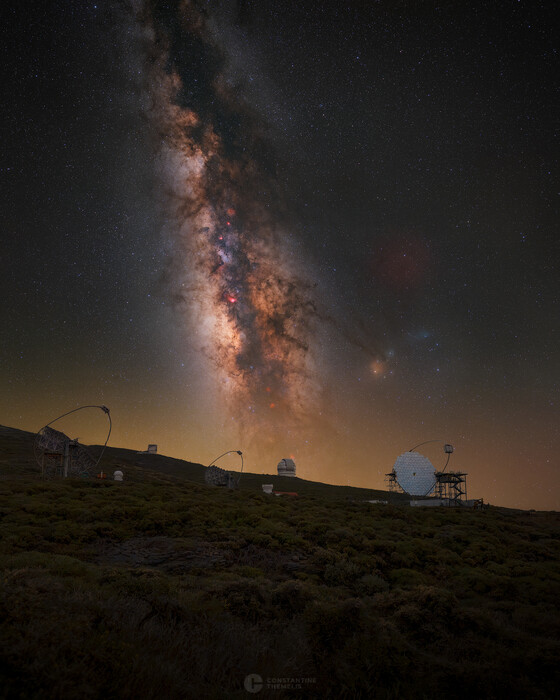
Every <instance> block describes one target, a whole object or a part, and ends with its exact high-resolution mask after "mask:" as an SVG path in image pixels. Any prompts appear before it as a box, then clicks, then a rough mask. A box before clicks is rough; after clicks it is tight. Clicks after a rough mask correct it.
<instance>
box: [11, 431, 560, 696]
mask: <svg viewBox="0 0 560 700" xmlns="http://www.w3.org/2000/svg"><path fill="white" fill-rule="evenodd" d="M31 443H32V438H31V436H30V435H29V434H27V433H21V432H20V431H14V430H10V429H6V428H1V429H0V542H1V544H0V568H1V581H0V625H1V628H0V675H1V678H0V696H1V697H6V698H34V697H36V698H73V699H74V698H98V697H106V698H119V697H122V698H181V699H184V698H203V699H204V698H249V697H278V698H303V697H317V698H319V697H321V698H322V697H325V698H361V697H363V698H379V699H383V698H395V699H396V698H426V699H432V698H440V697H441V698H443V697H448V698H462V697H465V698H466V697H469V698H477V697H478V698H543V699H544V698H552V697H555V693H556V691H557V688H558V687H559V686H558V681H559V680H560V679H559V673H558V666H559V660H560V641H559V627H560V618H559V614H558V608H557V606H558V601H559V600H560V565H559V561H558V554H559V536H560V515H559V514H557V513H535V512H531V513H528V512H514V511H507V510H505V509H496V508H490V509H488V510H485V511H470V510H469V511H467V510H462V511H457V510H448V509H413V508H410V507H408V506H406V505H403V504H402V502H401V501H402V499H401V501H399V500H398V499H397V501H395V502H394V503H390V504H388V505H377V504H369V503H366V502H364V501H363V499H364V498H368V497H369V498H371V497H374V498H375V497H379V495H378V494H373V495H372V492H369V491H365V490H363V491H362V490H360V489H342V488H340V489H338V490H337V488H336V487H328V486H324V485H320V484H316V485H313V484H311V482H302V481H300V480H291V484H292V488H290V489H286V490H294V483H296V484H297V489H296V490H298V492H299V493H300V496H299V497H298V498H289V497H283V498H276V497H273V496H267V495H265V494H263V493H262V492H261V491H260V483H267V482H269V481H274V482H275V487H276V488H281V484H280V480H279V479H278V478H277V477H274V479H270V477H262V476H256V475H252V476H251V475H248V476H247V477H246V479H245V483H244V485H243V484H242V486H243V487H242V488H241V489H240V490H239V491H227V490H222V489H219V488H217V487H208V486H206V485H204V483H203V478H202V467H201V466H200V465H190V466H188V463H184V462H183V463H182V462H180V461H179V460H168V461H167V462H165V461H164V460H165V459H166V458H163V457H162V458H159V457H154V456H149V457H148V456H144V455H138V456H137V457H135V456H134V453H131V452H128V451H125V450H113V451H109V452H108V453H107V455H106V458H104V459H105V468H106V470H107V471H109V473H112V470H113V469H114V468H116V467H117V466H122V468H123V471H125V479H127V480H126V481H124V482H123V483H118V482H112V481H99V480H95V479H68V480H66V481H54V480H53V481H41V480H40V478H39V474H38V469H37V467H36V466H35V465H34V464H33V458H32V454H31ZM146 460H151V462H150V463H147V461H146ZM166 465H167V466H166ZM127 477H128V478H127ZM310 484H311V485H310ZM349 496H350V497H351V498H354V500H348V497H349ZM250 674H258V675H259V676H260V677H261V678H262V687H261V686H260V685H259V679H258V678H254V679H253V681H252V683H253V685H252V686H251V682H250V681H248V685H249V687H252V689H253V690H257V691H258V692H255V693H249V692H248V691H247V690H245V688H244V681H245V679H246V677H247V676H249V675H250ZM272 686H284V687H278V688H273V687H272ZM259 688H261V689H260V690H259Z"/></svg>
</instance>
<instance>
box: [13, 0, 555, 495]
mask: <svg viewBox="0 0 560 700" xmlns="http://www.w3.org/2000/svg"><path fill="white" fill-rule="evenodd" d="M554 9H555V3H552V2H548V3H542V2H528V1H527V2H525V1H519V2H517V1H511V2H499V1H498V2H493V3H482V2H479V3H472V2H465V3H451V2H442V3H437V2H418V1H414V2H412V1H406V0H403V1H401V2H390V1H380V2H373V1H371V2H365V1H364V2H357V1H350V2H330V1H329V2H300V3H286V2H282V1H280V0H275V1H274V2H273V1H272V0H243V1H238V2H226V1H223V2H219V1H218V0H209V1H206V2H205V1H203V0H198V1H196V2H194V1H189V0H187V1H186V2H181V3H172V2H169V3H164V2H155V1H154V2H141V1H140V0H138V1H137V2H136V1H135V2H133V3H131V4H128V3H124V2H123V3H119V2H103V1H101V2H97V3H93V2H91V3H85V2H84V3H71V2H65V3H47V4H38V3H37V4H33V3H25V2H24V3H17V4H13V5H12V6H11V7H7V8H4V9H3V10H2V15H3V16H2V20H3V21H2V30H1V31H2V42H1V47H2V52H3V55H2V63H3V69H4V79H3V88H4V98H3V106H2V134H3V138H2V159H1V176H2V188H1V192H2V212H3V216H2V242H3V245H2V254H1V257H0V260H1V262H2V275H1V277H0V285H1V300H2V321H3V322H2V327H3V330H2V334H1V342H0V363H1V364H0V367H1V375H0V423H2V424H4V425H9V426H12V427H18V428H21V429H25V430H33V431H35V430H38V429H39V428H40V427H41V426H42V425H44V424H45V423H47V422H48V421H50V420H52V419H53V418H55V417H56V416H57V415H59V414H61V413H63V412H65V411H67V410H70V409H72V408H75V407H77V406H79V405H82V404H92V403H93V404H98V403H103V404H106V405H107V406H109V407H110V409H111V414H112V417H113V424H114V431H113V435H112V437H111V443H110V444H112V445H115V446H122V447H131V448H134V449H145V447H146V445H147V444H148V443H149V442H150V443H151V442H154V443H157V444H158V446H159V451H160V452H162V453H164V454H168V455H171V456H176V457H181V458H184V459H188V460H192V461H200V462H202V463H209V462H210V461H211V460H212V459H213V458H214V457H216V456H217V455H218V454H220V453H221V452H224V451H226V450H228V449H242V450H243V452H244V456H245V468H246V470H248V471H255V472H263V473H272V472H273V471H275V467H276V463H277V462H278V461H279V460H280V459H281V458H282V457H289V456H291V455H293V456H294V458H295V461H296V464H297V467H298V475H300V476H302V477H304V478H309V479H314V480H320V481H326V482H330V483H339V484H346V483H349V484H351V485H356V486H367V487H372V488H384V487H385V485H384V475H385V473H386V472H388V471H390V470H391V467H392V465H393V462H394V461H395V458H396V457H397V456H398V455H399V454H400V453H402V452H404V451H405V450H407V449H410V448H411V447H413V446H414V445H416V444H417V443H420V442H422V441H424V440H431V439H438V440H439V441H440V444H437V443H434V444H433V445H431V446H429V445H428V446H426V450H425V452H424V454H426V456H428V457H429V458H430V459H432V461H433V463H434V465H435V466H436V467H437V468H440V467H443V464H444V463H445V460H444V454H443V450H442V444H443V442H450V443H452V444H453V445H454V446H455V450H456V451H455V454H454V455H453V457H452V459H451V462H450V468H452V469H457V470H463V471H466V472H468V474H469V477H468V490H469V496H471V497H484V499H485V500H487V501H490V502H491V503H494V504H498V505H505V506H511V507H523V508H537V509H553V508H554V509H560V499H559V486H560V478H559V467H560V459H559V457H558V454H559V453H560V436H559V432H558V431H559V424H560V420H559V419H560V414H559V410H558V408H559V383H560V382H559V377H560V353H559V344H558V330H559V319H560V313H559V311H560V310H559V282H558V279H559V274H558V273H559V270H558V267H559V257H560V256H559V252H560V250H559V248H560V244H559V236H558V232H557V221H558V204H557V202H558V163H557V155H558V150H557V149H558V147H557V140H556V135H557V134H556V131H555V129H556V128H557V124H558V110H557V106H558V99H557V98H558V87H557V76H558V57H557V47H556V42H555V39H556V35H555V31H554V26H555V23H554V21H553V10H554ZM99 413H100V415H99V416H98V415H96V414H91V415H90V416H89V418H90V419H91V420H86V419H87V416H86V415H85V412H82V414H80V415H81V416H84V417H83V418H80V419H79V420H78V419H76V421H77V422H75V423H67V424H66V427H65V426H62V425H59V426H58V427H59V428H60V429H65V430H66V431H67V432H69V433H71V435H72V437H80V438H81V439H82V440H84V441H86V442H103V441H104V438H105V433H104V429H105V423H104V416H103V415H102V414H101V412H99ZM55 427H57V426H55ZM235 465H236V463H235V462H232V466H235ZM222 466H226V465H225V464H224V465H222Z"/></svg>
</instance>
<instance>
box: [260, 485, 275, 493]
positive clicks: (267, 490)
mask: <svg viewBox="0 0 560 700" xmlns="http://www.w3.org/2000/svg"><path fill="white" fill-rule="evenodd" d="M273 486H274V484H263V485H262V490H263V491H264V492H265V493H272V487H273Z"/></svg>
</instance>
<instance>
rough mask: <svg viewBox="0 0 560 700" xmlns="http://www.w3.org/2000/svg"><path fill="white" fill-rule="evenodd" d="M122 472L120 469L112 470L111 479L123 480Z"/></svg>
mask: <svg viewBox="0 0 560 700" xmlns="http://www.w3.org/2000/svg"><path fill="white" fill-rule="evenodd" d="M123 476H124V474H123V473H122V472H121V470H120V469H117V471H116V472H113V479H114V480H115V481H122V480H123Z"/></svg>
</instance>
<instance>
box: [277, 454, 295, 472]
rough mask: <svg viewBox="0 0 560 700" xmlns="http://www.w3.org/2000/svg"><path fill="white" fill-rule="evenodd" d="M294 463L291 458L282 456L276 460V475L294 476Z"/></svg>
mask: <svg viewBox="0 0 560 700" xmlns="http://www.w3.org/2000/svg"><path fill="white" fill-rule="evenodd" d="M295 475H296V463H295V462H294V460H293V459H288V458H287V457H284V459H281V460H280V461H279V462H278V476H295Z"/></svg>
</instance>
